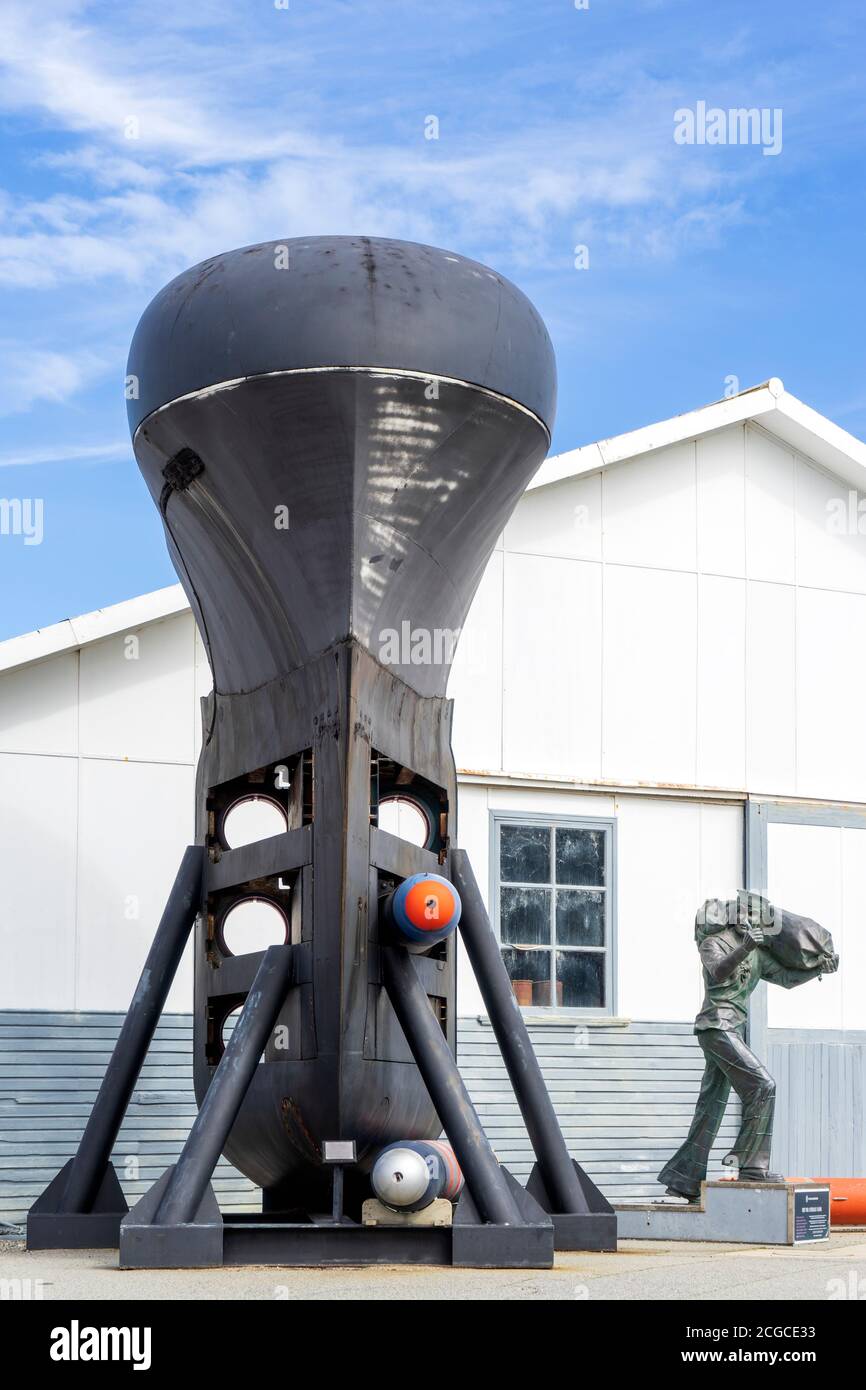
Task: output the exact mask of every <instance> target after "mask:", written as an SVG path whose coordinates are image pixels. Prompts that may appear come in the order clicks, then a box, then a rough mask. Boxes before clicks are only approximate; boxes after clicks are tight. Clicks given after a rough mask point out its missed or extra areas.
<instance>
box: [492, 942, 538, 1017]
mask: <svg viewBox="0 0 866 1390" xmlns="http://www.w3.org/2000/svg"><path fill="white" fill-rule="evenodd" d="M502 959H503V960H504V961H505V969H506V970H507V971H508V978H509V980H510V981H511V988H512V989H513V990H514V997H515V999H516V1000H517V1002H518V1004H520V1005H521V1006H522V1007H524V1008H527V1007H528V1006H529V1005H534V1006H535V1007H536V1008H548V1007H549V1006H550V952H549V951H517V950H515V949H514V947H509V948H507V949H506V950H504V951H503V952H502Z"/></svg>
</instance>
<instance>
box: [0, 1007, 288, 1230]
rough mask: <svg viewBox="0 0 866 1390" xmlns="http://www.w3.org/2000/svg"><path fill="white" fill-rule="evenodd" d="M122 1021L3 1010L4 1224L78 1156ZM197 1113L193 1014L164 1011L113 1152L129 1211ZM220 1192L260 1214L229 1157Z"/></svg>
mask: <svg viewBox="0 0 866 1390" xmlns="http://www.w3.org/2000/svg"><path fill="white" fill-rule="evenodd" d="M123 1018H124V1015H123V1014H120V1013H80V1014H73V1013H40V1012H28V1013H14V1012H11V1011H8V1010H7V1011H0V1223H5V1224H7V1225H11V1226H14V1227H21V1226H23V1223H24V1219H25V1216H26V1213H27V1210H28V1208H29V1207H30V1205H31V1204H32V1202H33V1201H34V1200H35V1199H36V1197H38V1195H39V1193H40V1192H41V1191H42V1190H43V1188H44V1187H46V1186H47V1184H48V1182H49V1181H50V1179H51V1178H52V1177H53V1176H54V1174H55V1173H56V1172H57V1170H58V1169H59V1168H62V1167H63V1164H64V1163H65V1162H66V1160H67V1159H68V1158H71V1157H72V1155H73V1153H74V1152H75V1148H76V1145H77V1143H78V1140H79V1139H80V1137H81V1133H82V1130H83V1128H84V1124H85V1121H86V1119H87V1116H88V1115H89V1113H90V1108H91V1106H92V1104H93V1101H94V1099H95V1097H96V1091H97V1088H98V1086H99V1082H100V1080H101V1078H102V1075H103V1072H104V1071H105V1068H106V1066H107V1065H108V1059H109V1057H110V1056H111V1051H112V1048H113V1047H114V1043H115V1040H116V1038H117V1035H118V1033H119V1031H120V1025H121V1024H122V1022H123ZM195 1114H196V1104H195V1097H194V1095H193V1089H192V1017H191V1015H188V1014H166V1015H165V1017H164V1018H163V1019H162V1020H161V1022H160V1024H159V1027H158V1029H157V1031H156V1035H155V1037H154V1039H153V1042H152V1044H151V1047H150V1052H149V1053H148V1057H147V1061H146V1062H145V1064H144V1067H143V1069H142V1073H141V1076H140V1077H139V1079H138V1083H137V1084H136V1088H135V1091H134V1093H133V1098H132V1104H131V1105H130V1108H129V1113H128V1115H127V1117H126V1120H125V1121H124V1124H123V1127H122V1129H121V1131H120V1134H119V1135H118V1139H117V1144H116V1146H115V1149H114V1154H113V1159H114V1165H115V1167H116V1169H117V1174H118V1177H119V1178H120V1182H121V1186H122V1187H123V1190H124V1193H125V1194H126V1198H127V1201H128V1202H129V1203H130V1205H132V1203H133V1202H135V1201H137V1200H138V1198H139V1197H140V1196H141V1195H142V1193H144V1192H146V1191H147V1189H148V1187H150V1185H151V1183H153V1182H155V1181H156V1179H157V1178H158V1177H159V1175H160V1174H161V1173H162V1172H163V1170H164V1169H165V1168H167V1167H168V1165H169V1164H170V1163H173V1162H174V1161H175V1159H176V1158H177V1156H178V1154H179V1153H180V1149H181V1145H182V1144H183V1141H184V1140H185V1139H186V1136H187V1134H188V1133H189V1129H190V1126H191V1124H192V1122H193V1119H194V1118H195ZM214 1186H215V1188H216V1192H217V1196H218V1198H219V1201H220V1205H221V1206H222V1207H224V1208H226V1209H229V1208H231V1209H233V1210H245V1209H246V1210H250V1209H252V1210H257V1209H258V1207H259V1203H260V1193H259V1189H258V1188H256V1187H254V1186H253V1184H252V1183H251V1182H249V1181H248V1180H247V1179H246V1178H245V1177H243V1176H242V1175H241V1174H240V1173H238V1172H237V1170H236V1169H234V1168H232V1167H231V1166H230V1165H229V1164H228V1163H226V1162H225V1161H224V1160H221V1161H220V1164H219V1166H218V1168H217V1171H216V1175H215V1180H214Z"/></svg>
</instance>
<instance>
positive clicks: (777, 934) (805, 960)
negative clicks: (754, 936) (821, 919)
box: [763, 907, 834, 970]
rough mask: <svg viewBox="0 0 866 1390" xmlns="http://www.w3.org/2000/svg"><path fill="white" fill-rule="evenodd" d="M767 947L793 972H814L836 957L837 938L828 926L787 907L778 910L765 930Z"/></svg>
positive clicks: (765, 945) (771, 953) (765, 944)
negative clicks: (834, 946)
mask: <svg viewBox="0 0 866 1390" xmlns="http://www.w3.org/2000/svg"><path fill="white" fill-rule="evenodd" d="M763 946H764V950H765V951H769V952H770V955H771V956H772V957H773V959H774V960H777V961H778V962H779V964H780V965H785V966H787V967H788V969H790V970H814V968H815V967H816V966H818V965H822V964H824V963H825V962H829V960H830V958H831V957H832V956H833V955H834V950H833V938H832V936H831V935H830V933H829V932H828V930H827V928H826V927H822V926H821V925H820V923H818V922H813V921H812V918H811V917H800V916H799V915H798V914H797V913H796V912H787V911H786V910H785V908H783V907H777V908H775V909H774V912H773V920H772V922H771V923H770V924H769V925H768V926H765V927H764V941H763Z"/></svg>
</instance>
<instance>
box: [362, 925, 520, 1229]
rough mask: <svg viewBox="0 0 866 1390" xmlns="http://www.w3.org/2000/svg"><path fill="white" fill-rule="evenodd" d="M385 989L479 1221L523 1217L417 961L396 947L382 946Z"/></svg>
mask: <svg viewBox="0 0 866 1390" xmlns="http://www.w3.org/2000/svg"><path fill="white" fill-rule="evenodd" d="M382 962H383V973H384V981H385V988H386V990H387V991H388V997H389V999H390V1000H391V1003H392V1005H393V1007H394V1012H395V1013H396V1015H397V1018H398V1019H399V1020H400V1025H401V1027H402V1029H403V1032H404V1033H405V1034H406V1041H407V1042H408V1044H409V1047H410V1048H411V1050H412V1056H413V1057H414V1058H415V1062H416V1065H417V1067H418V1070H419V1071H420V1073H421V1075H422V1077H423V1079H424V1084H425V1085H426V1087H427V1090H428V1091H429V1092H430V1099H431V1100H432V1101H433V1104H434V1105H435V1107H436V1110H437V1112H438V1115H439V1118H440V1120H441V1121H442V1124H443V1127H444V1129H445V1133H446V1134H447V1135H448V1138H449V1139H450V1141H451V1143H452V1145H453V1147H454V1152H455V1154H456V1155H457V1161H458V1163H459V1164H460V1166H461V1168H462V1169H463V1172H464V1175H465V1177H466V1182H467V1185H468V1187H469V1191H470V1193H471V1194H472V1198H473V1201H474V1202H475V1205H476V1207H477V1208H478V1212H479V1215H480V1216H481V1219H482V1221H487V1222H491V1223H493V1224H496V1225H503V1226H505V1225H515V1224H520V1223H521V1221H522V1218H521V1215H520V1212H519V1211H518V1208H517V1204H516V1202H515V1199H514V1196H513V1195H512V1193H511V1191H510V1189H509V1187H508V1183H507V1181H506V1178H505V1176H504V1174H503V1172H502V1170H501V1169H500V1167H499V1164H498V1163H497V1161H496V1156H495V1154H494V1152H493V1150H492V1149H491V1147H490V1143H489V1141H488V1139H487V1135H486V1134H485V1133H484V1130H483V1129H482V1128H481V1124H480V1122H479V1119H478V1116H477V1115H476V1114H475V1110H474V1109H473V1106H472V1102H471V1100H470V1099H469V1094H468V1092H467V1090H466V1087H465V1086H464V1084H463V1079H462V1077H461V1075H460V1073H459V1071H458V1070H457V1063H456V1062H455V1060H454V1058H453V1056H452V1055H451V1049H450V1048H449V1046H448V1043H447V1042H446V1041H445V1035H444V1033H443V1032H442V1028H441V1026H440V1024H439V1022H438V1020H437V1019H436V1018H435V1016H434V1014H433V1010H432V1009H431V1007H430V1001H429V1000H428V998H427V995H426V994H425V993H424V990H423V989H422V987H421V982H420V980H419V979H418V975H417V972H416V970H415V964H414V962H413V960H412V957H411V956H410V955H409V953H408V951H405V950H404V949H403V948H402V947H399V946H388V947H385V948H383V950H382Z"/></svg>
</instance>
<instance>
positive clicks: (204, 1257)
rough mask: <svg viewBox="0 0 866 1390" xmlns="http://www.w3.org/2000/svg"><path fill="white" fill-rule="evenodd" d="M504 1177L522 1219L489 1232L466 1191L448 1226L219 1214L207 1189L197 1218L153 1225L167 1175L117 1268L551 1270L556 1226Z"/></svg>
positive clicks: (137, 1210) (139, 1216) (125, 1230)
mask: <svg viewBox="0 0 866 1390" xmlns="http://www.w3.org/2000/svg"><path fill="white" fill-rule="evenodd" d="M501 1171H502V1173H503V1175H504V1177H505V1180H506V1182H507V1184H508V1187H509V1189H510V1191H511V1192H512V1194H513V1196H514V1200H515V1203H516V1205H517V1208H518V1212H519V1216H520V1221H519V1224H514V1225H507V1226H505V1225H495V1224H489V1223H483V1222H481V1221H480V1220H479V1217H478V1212H477V1210H476V1208H475V1205H474V1203H473V1201H472V1198H471V1197H470V1196H469V1193H468V1192H464V1194H463V1196H462V1197H461V1199H460V1201H459V1202H458V1204H457V1207H456V1210H455V1212H454V1223H453V1225H452V1226H405V1227H399V1226H362V1225H360V1224H359V1223H357V1222H354V1221H350V1220H348V1219H344V1220H343V1221H341V1222H339V1223H338V1222H335V1221H333V1220H332V1219H331V1218H330V1217H328V1216H325V1215H322V1216H310V1217H308V1218H307V1219H306V1220H304V1221H286V1220H282V1219H281V1218H280V1216H279V1215H274V1216H268V1215H266V1214H259V1213H255V1212H253V1213H234V1214H228V1213H227V1214H226V1215H222V1214H221V1213H220V1210H219V1207H218V1205H217V1201H216V1197H215V1196H214V1192H213V1188H212V1187H211V1186H210V1185H208V1189H207V1191H206V1193H205V1196H204V1199H203V1200H202V1202H201V1204H200V1206H199V1209H198V1211H197V1213H196V1216H195V1220H194V1221H192V1222H189V1223H186V1224H183V1225H178V1224H171V1225H160V1224H159V1223H158V1222H157V1223H154V1221H153V1218H154V1216H156V1215H157V1212H158V1208H159V1205H160V1202H161V1201H162V1199H163V1197H164V1194H165V1190H166V1187H167V1186H168V1184H169V1182H170V1179H171V1175H172V1172H173V1169H171V1168H169V1169H168V1170H167V1171H166V1172H165V1173H163V1175H162V1177H161V1178H160V1179H159V1181H158V1182H157V1183H155V1184H154V1186H153V1187H152V1188H151V1189H150V1191H149V1192H148V1193H146V1194H145V1196H144V1197H143V1198H142V1199H141V1201H140V1202H139V1203H138V1204H137V1205H136V1206H135V1207H134V1208H133V1209H132V1211H131V1212H130V1213H129V1214H128V1216H126V1217H124V1219H123V1221H122V1222H121V1226H120V1268H121V1269H202V1268H209V1269H212V1268H220V1267H221V1266H223V1265H226V1266H228V1265H283V1266H296V1267H303V1266H307V1267H312V1266H319V1265H329V1266H330V1265H392V1264H412V1265H450V1266H453V1267H455V1268H464V1269H550V1268H551V1266H552V1265H553V1257H554V1227H553V1222H552V1221H551V1219H550V1217H548V1216H547V1215H546V1214H545V1213H544V1212H543V1211H542V1210H541V1208H540V1207H539V1206H538V1204H537V1203H536V1202H535V1200H534V1199H533V1198H532V1197H531V1196H530V1195H529V1194H528V1193H527V1192H526V1191H525V1190H524V1189H523V1188H522V1187H521V1186H520V1184H519V1183H518V1182H517V1181H516V1180H515V1179H514V1178H513V1177H512V1175H511V1174H510V1173H509V1172H508V1170H507V1169H505V1168H503V1169H502V1170H501Z"/></svg>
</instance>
